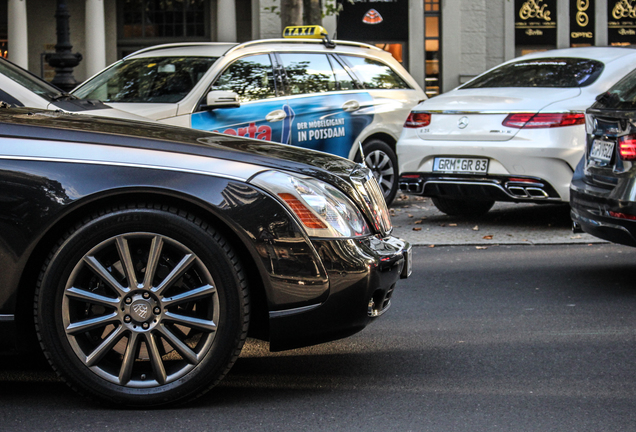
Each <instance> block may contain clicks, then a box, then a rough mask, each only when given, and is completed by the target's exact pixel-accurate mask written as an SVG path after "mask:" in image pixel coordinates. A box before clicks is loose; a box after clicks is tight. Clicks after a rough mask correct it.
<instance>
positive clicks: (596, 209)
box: [570, 70, 636, 246]
mask: <svg viewBox="0 0 636 432" xmlns="http://www.w3.org/2000/svg"><path fill="white" fill-rule="evenodd" d="M585 124H586V129H587V150H586V152H585V156H584V157H583V158H582V159H581V162H580V163H579V165H578V166H577V168H576V171H575V173H574V177H573V179H572V184H571V191H570V205H571V207H572V211H571V215H572V220H573V223H574V229H575V230H578V229H582V230H583V231H585V232H587V233H589V234H592V235H594V236H596V237H599V238H601V239H604V240H609V241H612V242H615V243H620V244H625V245H629V246H636V70H634V71H632V72H631V73H629V74H628V75H627V76H625V78H623V79H622V80H621V81H619V82H618V83H616V84H615V85H614V86H613V87H611V88H610V89H609V90H608V91H607V92H605V93H602V94H600V95H599V96H598V97H597V98H596V102H595V103H594V104H593V105H592V106H591V107H590V108H588V110H587V111H586V119H585Z"/></svg>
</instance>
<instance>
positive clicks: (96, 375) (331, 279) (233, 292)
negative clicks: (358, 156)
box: [0, 108, 410, 406]
mask: <svg viewBox="0 0 636 432" xmlns="http://www.w3.org/2000/svg"><path fill="white" fill-rule="evenodd" d="M0 201H1V205H0V274H1V275H2V281H1V282H0V339H1V341H0V343H1V344H0V348H2V349H3V350H6V351H9V350H14V351H15V350H16V349H27V348H28V346H27V345H29V344H28V343H27V341H32V342H33V345H34V347H35V346H37V344H35V341H36V338H35V335H37V340H39V343H40V346H41V348H42V349H43V350H44V354H45V355H46V357H47V359H48V360H49V362H50V363H51V365H52V366H53V368H54V369H55V370H56V371H57V372H58V374H59V375H60V376H61V377H62V378H63V379H64V380H65V381H66V382H67V383H69V385H70V386H71V387H73V388H74V389H76V390H78V391H79V392H80V393H82V394H85V395H89V396H91V397H94V398H97V399H98V400H102V401H107V402H110V403H115V404H122V405H128V406H158V405H166V404H172V403H177V402H184V401H187V400H190V399H193V398H194V397H197V396H199V395H201V394H202V393H204V392H205V391H206V390H208V389H209V388H211V387H213V386H214V385H215V384H217V383H218V382H219V381H220V380H221V379H222V378H223V376H224V375H225V374H226V373H227V372H228V370H229V369H230V367H231V366H232V364H233V363H234V361H235V360H236V359H237V357H238V355H239V353H240V351H241V348H242V346H243V343H244V341H245V338H246V337H247V336H248V335H249V336H253V337H256V338H260V339H264V340H268V341H269V343H270V349H271V350H273V351H277V350H284V349H290V348H295V347H300V346H306V345H311V344H316V343H321V342H325V341H329V340H334V339H337V338H342V337H346V336H348V335H351V334H353V333H355V332H357V331H359V330H361V329H362V328H364V327H365V326H366V325H367V324H369V322H371V321H372V320H373V319H375V318H376V317H378V316H380V315H382V313H384V312H385V311H386V310H387V309H388V308H389V306H390V298H391V294H392V292H393V289H394V287H395V284H396V282H397V281H398V280H399V279H400V278H405V277H408V276H409V273H410V245H409V244H408V243H407V242H405V241H403V240H400V239H397V238H395V237H392V236H391V230H392V226H391V221H390V218H389V215H388V211H387V207H386V204H385V202H384V199H383V197H382V192H381V190H380V188H379V186H378V184H377V182H376V180H375V179H374V177H373V174H372V173H371V171H370V170H368V169H367V168H365V167H363V166H361V165H358V164H355V163H353V162H351V161H349V160H346V159H343V158H340V157H336V156H332V155H328V154H324V153H318V152H313V151H310V150H304V149H299V148H295V147H290V146H285V145H280V144H275V143H263V142H262V141H256V140H250V139H245V138H238V137H230V136H224V135H219V134H213V133H209V132H203V131H198V130H192V129H185V128H174V127H170V126H159V125H151V124H144V123H133V122H126V121H124V120H115V119H103V118H102V119H99V118H91V117H89V116H80V115H72V114H66V113H61V112H52V111H43V110H28V109H23V108H20V109H9V108H0Z"/></svg>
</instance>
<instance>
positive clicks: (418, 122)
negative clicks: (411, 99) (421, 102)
mask: <svg viewBox="0 0 636 432" xmlns="http://www.w3.org/2000/svg"><path fill="white" fill-rule="evenodd" d="M430 124H431V115H430V114H429V113H423V112H411V113H410V114H409V116H408V117H407V118H406V122H405V123H404V127H407V128H421V127H424V126H428V125H430Z"/></svg>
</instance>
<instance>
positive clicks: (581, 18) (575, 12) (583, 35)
mask: <svg viewBox="0 0 636 432" xmlns="http://www.w3.org/2000/svg"><path fill="white" fill-rule="evenodd" d="M594 7H595V6H594V0H570V46H575V45H581V44H585V45H594V21H595V20H594V15H595V13H594V11H595V9H594Z"/></svg>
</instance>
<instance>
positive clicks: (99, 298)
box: [65, 287, 119, 308]
mask: <svg viewBox="0 0 636 432" xmlns="http://www.w3.org/2000/svg"><path fill="white" fill-rule="evenodd" d="M65 294H66V296H67V297H71V298H73V299H75V300H83V301H85V302H88V303H93V304H98V305H102V306H106V307H111V308H112V307H117V306H118V305H119V299H114V298H111V297H106V296H103V295H99V294H95V293H92V292H90V291H86V290H83V289H81V288H76V287H71V288H69V289H67V290H66V291H65Z"/></svg>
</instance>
